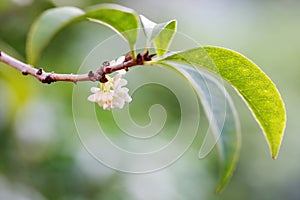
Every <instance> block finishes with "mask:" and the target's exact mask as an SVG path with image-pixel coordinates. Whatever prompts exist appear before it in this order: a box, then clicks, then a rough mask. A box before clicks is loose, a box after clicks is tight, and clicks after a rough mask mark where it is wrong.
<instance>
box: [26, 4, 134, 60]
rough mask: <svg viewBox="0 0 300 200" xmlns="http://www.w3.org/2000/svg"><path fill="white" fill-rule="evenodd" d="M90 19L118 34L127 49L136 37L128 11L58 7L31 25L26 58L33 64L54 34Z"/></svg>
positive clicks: (106, 7)
mask: <svg viewBox="0 0 300 200" xmlns="http://www.w3.org/2000/svg"><path fill="white" fill-rule="evenodd" d="M86 19H88V20H92V21H94V22H99V23H102V24H105V25H107V26H109V27H110V28H112V29H114V30H116V31H117V32H118V33H119V34H120V35H122V36H123V37H124V38H125V39H126V40H127V41H128V43H129V46H130V48H131V50H132V51H133V49H134V44H135V42H136V40H137V36H138V17H137V15H136V14H135V12H134V11H133V10H131V9H129V8H126V7H122V6H118V5H115V4H100V5H98V6H94V7H92V8H90V9H88V11H87V12H84V11H82V10H80V9H78V8H75V7H60V8H53V9H49V10H47V11H45V12H44V13H43V14H42V15H41V16H40V17H39V18H38V19H37V20H36V21H35V22H34V24H33V25H32V26H31V29H30V31H29V34H28V39H27V44H26V45H27V46H26V51H27V59H28V62H29V63H30V64H33V65H34V64H35V63H36V62H37V60H38V58H39V56H40V54H41V52H42V51H43V49H44V48H45V47H46V46H47V44H48V43H49V42H50V40H51V39H52V38H53V37H54V35H55V34H56V33H57V32H58V31H60V30H61V29H63V28H64V27H66V26H67V25H70V24H72V23H74V22H78V21H82V20H86Z"/></svg>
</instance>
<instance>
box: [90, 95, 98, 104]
mask: <svg viewBox="0 0 300 200" xmlns="http://www.w3.org/2000/svg"><path fill="white" fill-rule="evenodd" d="M88 100H89V101H91V102H96V101H97V100H96V94H91V95H90V96H89V97H88Z"/></svg>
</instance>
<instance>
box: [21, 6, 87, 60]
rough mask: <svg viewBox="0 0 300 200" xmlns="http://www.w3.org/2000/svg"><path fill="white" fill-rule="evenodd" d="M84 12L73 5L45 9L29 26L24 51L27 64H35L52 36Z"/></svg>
mask: <svg viewBox="0 0 300 200" xmlns="http://www.w3.org/2000/svg"><path fill="white" fill-rule="evenodd" d="M83 14H84V12H83V11H82V10H80V9H78V8H75V7H60V8H54V9H49V10H47V11H45V12H44V13H43V14H42V15H41V16H40V17H39V18H38V19H37V20H36V21H35V22H34V24H33V25H32V26H31V29H30V31H29V34H28V38H27V44H26V53H27V59H28V63H29V64H33V65H34V64H35V63H36V62H37V60H38V58H39V56H40V54H41V51H42V50H43V49H44V48H45V47H46V46H47V44H48V43H49V42H50V40H51V39H52V38H53V36H54V35H55V34H56V33H57V32H58V31H59V30H61V29H62V28H64V27H65V26H67V25H68V24H70V23H71V22H73V21H76V19H79V17H80V16H82V15H83Z"/></svg>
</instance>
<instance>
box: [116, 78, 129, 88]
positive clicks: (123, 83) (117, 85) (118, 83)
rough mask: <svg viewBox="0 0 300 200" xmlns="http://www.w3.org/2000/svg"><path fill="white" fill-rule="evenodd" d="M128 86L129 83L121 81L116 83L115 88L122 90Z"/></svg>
mask: <svg viewBox="0 0 300 200" xmlns="http://www.w3.org/2000/svg"><path fill="white" fill-rule="evenodd" d="M125 85H127V81H126V80H125V79H119V80H117V81H116V82H115V83H114V88H121V87H123V86H125Z"/></svg>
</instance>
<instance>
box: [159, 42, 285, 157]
mask: <svg viewBox="0 0 300 200" xmlns="http://www.w3.org/2000/svg"><path fill="white" fill-rule="evenodd" d="M203 49H204V50H205V51H206V52H207V53H208V55H209V56H210V57H211V59H212V60H213V61H214V64H215V65H216V67H217V68H216V67H214V65H212V64H211V63H210V62H208V60H209V59H207V55H206V54H205V53H204V52H203ZM162 60H173V61H174V60H176V61H180V62H188V63H190V64H195V65H197V66H201V67H204V68H207V69H209V70H210V71H212V72H214V73H215V74H218V75H220V76H221V77H222V78H224V79H225V80H226V81H228V82H229V83H230V84H231V85H232V86H233V87H234V88H235V89H236V90H237V92H238V93H239V94H241V96H242V97H243V98H244V100H245V101H246V103H247V105H248V107H249V108H250V110H251V111H252V113H253V115H254V117H255V119H256V120H257V122H258V123H259V125H260V127H261V128H262V130H263V133H264V135H265V136H266V139H267V142H268V144H269V147H270V151H271V156H272V158H273V159H275V158H276V157H277V155H278V152H279V149H280V145H281V141H282V137H283V134H284V129H285V124H286V111H285V108H284V103H283V100H282V99H281V96H280V94H279V92H278V90H277V88H276V86H275V84H274V83H273V82H272V81H271V80H270V78H269V77H268V76H267V75H266V74H265V73H264V72H263V71H262V70H261V69H260V68H259V67H258V66H257V65H255V64H254V63H253V62H252V61H250V60H249V59H248V58H246V57H244V56H243V55H241V54H239V53H237V52H234V51H232V50H229V49H224V48H220V47H209V46H207V47H204V48H195V49H191V50H188V51H185V52H180V53H175V54H173V55H170V56H166V57H164V58H162Z"/></svg>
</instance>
